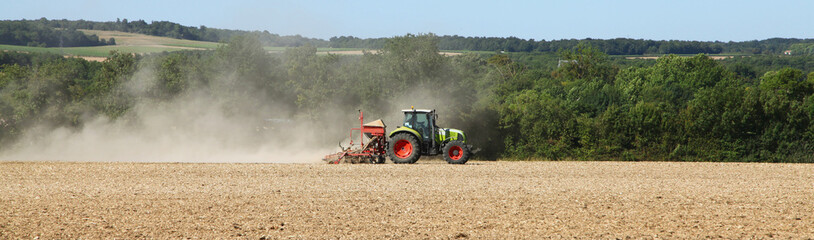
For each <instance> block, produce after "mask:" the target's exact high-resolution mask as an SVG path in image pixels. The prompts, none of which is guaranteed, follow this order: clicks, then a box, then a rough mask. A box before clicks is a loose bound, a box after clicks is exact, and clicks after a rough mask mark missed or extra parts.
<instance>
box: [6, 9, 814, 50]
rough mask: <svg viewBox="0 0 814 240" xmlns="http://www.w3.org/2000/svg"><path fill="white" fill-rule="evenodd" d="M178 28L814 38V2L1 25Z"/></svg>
mask: <svg viewBox="0 0 814 240" xmlns="http://www.w3.org/2000/svg"><path fill="white" fill-rule="evenodd" d="M41 17H45V18H48V19H70V20H78V19H85V20H92V21H116V19H117V18H122V19H124V18H126V19H128V20H139V19H143V20H145V21H147V22H150V21H171V22H176V23H180V24H182V25H186V26H201V25H204V26H207V27H214V28H226V29H240V30H260V31H262V30H267V31H269V32H272V33H277V34H281V35H294V34H299V35H302V36H305V37H313V38H322V39H328V38H330V37H333V36H356V37H361V38H375V37H391V36H396V35H404V34H406V33H429V32H432V33H435V34H438V35H460V36H473V37H474V36H478V37H482V36H486V37H510V36H514V37H519V38H524V39H535V40H555V39H571V38H576V39H582V38H597V39H608V38H617V37H625V38H636V39H654V40H673V39H675V40H703V41H715V40H718V41H746V40H761V39H767V38H773V37H782V38H814V1H812V0H773V1H765V0H764V1H756V0H738V1H735V0H720V1H716V0H683V1H661V0H619V1H611V0H607V1H587V0H561V1H481V0H467V1H460V0H455V1H442V0H437V1H423V0H420V1H381V0H363V1H341V0H335V1H315V0H299V1H239V0H233V1H223V0H218V1H215V0H197V1H154V0H139V1H115V0H114V1H111V0H105V1H102V0H86V1H62V0H25V1H23V0H10V1H9V0H6V1H3V3H2V4H0V19H5V20H9V19H12V20H14V19H38V18H41Z"/></svg>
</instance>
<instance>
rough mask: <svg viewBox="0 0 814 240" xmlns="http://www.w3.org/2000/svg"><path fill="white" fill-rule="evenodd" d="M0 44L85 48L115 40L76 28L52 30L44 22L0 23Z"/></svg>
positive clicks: (114, 42)
mask: <svg viewBox="0 0 814 240" xmlns="http://www.w3.org/2000/svg"><path fill="white" fill-rule="evenodd" d="M0 44H9V45H20V46H30V47H86V46H102V45H115V44H116V40H115V39H114V38H110V39H100V38H99V37H98V36H96V35H86V34H84V33H83V32H80V31H77V30H76V28H54V27H53V26H51V25H49V24H48V23H47V22H46V21H25V20H16V21H15V20H12V21H0Z"/></svg>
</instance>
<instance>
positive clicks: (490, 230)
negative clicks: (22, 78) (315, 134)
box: [0, 160, 814, 239]
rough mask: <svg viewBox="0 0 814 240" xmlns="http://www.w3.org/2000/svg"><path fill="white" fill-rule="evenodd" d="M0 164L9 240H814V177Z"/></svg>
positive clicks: (665, 168)
mask: <svg viewBox="0 0 814 240" xmlns="http://www.w3.org/2000/svg"><path fill="white" fill-rule="evenodd" d="M419 163H420V164H415V165H394V164H385V165H322V164H188V163H185V164H179V163H150V164H146V163H53V162H4V163H0V182H2V184H0V192H2V193H3V194H2V195H0V238H3V239H18V238H36V237H40V238H187V237H191V238H233V237H241V238H254V239H257V238H263V237H265V238H491V239H495V238H539V237H554V238H570V237H578V238H627V237H632V238H741V239H743V238H811V237H814V235H812V233H813V232H814V214H812V213H814V198H812V196H814V185H813V184H814V183H812V182H814V165H811V164H761V163H679V162H478V161H474V162H470V164H467V165H463V166H455V165H448V164H445V163H443V162H441V161H423V160H422V161H420V162H419Z"/></svg>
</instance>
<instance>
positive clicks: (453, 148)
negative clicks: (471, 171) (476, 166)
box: [444, 141, 469, 164]
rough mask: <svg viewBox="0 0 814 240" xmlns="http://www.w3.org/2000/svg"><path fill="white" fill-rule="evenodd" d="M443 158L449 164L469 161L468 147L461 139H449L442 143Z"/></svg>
mask: <svg viewBox="0 0 814 240" xmlns="http://www.w3.org/2000/svg"><path fill="white" fill-rule="evenodd" d="M444 160H447V163H450V164H464V163H466V161H469V148H467V147H466V146H465V145H464V143H463V142H461V141H451V142H448V143H447V144H446V145H444Z"/></svg>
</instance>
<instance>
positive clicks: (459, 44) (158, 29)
mask: <svg viewBox="0 0 814 240" xmlns="http://www.w3.org/2000/svg"><path fill="white" fill-rule="evenodd" d="M8 22H13V23H15V24H19V23H28V24H36V25H37V26H43V27H50V28H51V29H56V30H53V31H66V32H70V33H71V34H73V35H76V34H75V33H76V32H77V31H75V30H76V29H87V30H94V31H118V32H125V33H136V34H144V35H150V36H158V37H168V38H174V39H184V40H193V41H204V42H225V41H228V40H229V39H230V38H232V37H233V36H237V35H245V34H250V35H254V36H256V37H257V38H258V39H259V40H260V41H261V43H262V44H263V45H264V46H266V47H282V48H285V47H297V46H305V45H311V46H315V47H318V48H343V49H347V48H354V49H380V48H381V47H382V46H384V44H385V43H386V41H387V40H388V39H389V38H358V37H353V36H338V37H332V38H330V39H328V40H324V39H318V38H308V37H303V36H300V35H293V36H281V35H279V34H274V33H270V32H268V31H244V30H229V29H218V28H209V27H206V26H199V27H192V26H183V25H181V24H178V23H173V22H168V21H153V22H150V23H147V22H146V21H144V20H136V21H128V20H127V19H116V21H115V22H114V21H108V22H95V21H86V20H65V19H63V20H49V19H46V18H41V19H38V20H15V21H0V24H2V23H8ZM38 29H40V30H36V31H48V30H44V29H43V28H42V27H40V28H38ZM60 29H61V30H60ZM84 32H85V33H90V35H86V36H88V38H89V39H91V40H92V39H94V38H98V36H96V35H93V34H94V33H95V32H88V31H84ZM73 35H72V36H73ZM0 36H2V32H0ZM111 37H113V39H115V40H116V41H119V39H118V38H115V36H111ZM437 37H438V48H439V49H441V50H446V51H487V52H557V51H559V50H561V49H573V48H575V47H576V46H577V45H578V44H580V43H588V44H589V45H590V46H593V47H594V48H597V49H599V50H600V51H602V52H604V53H606V54H609V55H664V54H698V53H705V54H734V55H753V54H783V53H784V52H785V51H786V50H789V49H790V48H792V46H794V47H795V48H796V49H800V50H802V51H800V50H798V51H793V53H795V52H796V53H799V54H811V52H812V51H811V50H810V49H811V48H810V47H808V46H810V45H812V44H814V39H796V38H771V39H766V40H753V41H743V42H718V41H714V42H712V41H680V40H645V39H630V38H615V39H591V38H587V39H562V40H534V39H521V38H516V37H466V36H457V35H454V36H448V35H444V36H437ZM105 39H106V38H105V37H101V38H100V39H99V40H98V42H97V43H90V45H87V44H86V45H82V44H80V45H77V46H91V45H93V44H98V45H105V44H110V42H111V39H110V38H107V39H108V40H105ZM26 41H28V42H26ZM41 43H42V41H38V40H25V39H22V40H20V42H17V43H5V44H13V45H22V46H43V45H42V44H41ZM44 46H46V47H53V46H54V44H53V41H49V42H48V43H45V44H44ZM63 46H65V45H63Z"/></svg>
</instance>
